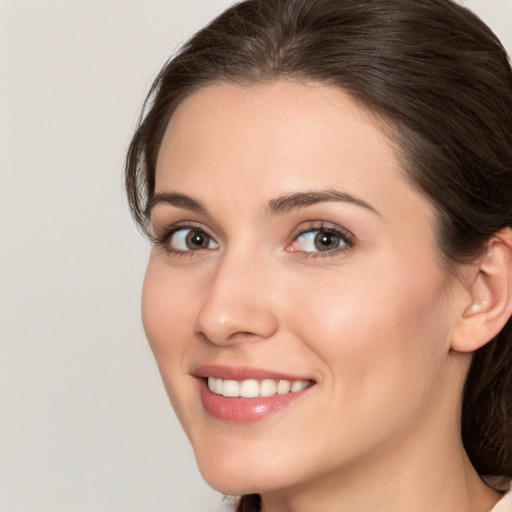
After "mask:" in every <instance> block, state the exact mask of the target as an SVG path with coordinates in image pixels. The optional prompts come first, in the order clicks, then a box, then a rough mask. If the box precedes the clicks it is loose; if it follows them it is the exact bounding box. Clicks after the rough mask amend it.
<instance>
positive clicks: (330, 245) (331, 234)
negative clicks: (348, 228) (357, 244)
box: [295, 229, 350, 252]
mask: <svg viewBox="0 0 512 512" xmlns="http://www.w3.org/2000/svg"><path fill="white" fill-rule="evenodd" d="M347 245H350V243H349V241H348V240H347V239H346V237H344V236H343V235H341V234H339V233H337V232H335V231H331V230H327V229H312V230H310V231H306V232H305V233H302V234H300V235H299V236H298V237H297V240H296V242H295V247H296V249H295V250H298V251H301V252H326V251H335V250H336V249H341V248H343V247H345V246H347Z"/></svg>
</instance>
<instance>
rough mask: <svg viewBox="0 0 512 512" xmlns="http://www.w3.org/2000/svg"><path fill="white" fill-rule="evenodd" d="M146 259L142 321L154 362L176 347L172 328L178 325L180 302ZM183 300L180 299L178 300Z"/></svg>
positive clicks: (167, 283)
mask: <svg viewBox="0 0 512 512" xmlns="http://www.w3.org/2000/svg"><path fill="white" fill-rule="evenodd" d="M155 267H156V265H154V264H152V263H151V262H150V264H149V266H148V270H147V272H146V276H145V278H144V285H143V288H142V323H143V325H144V331H145V333H146V337H147V339H148V342H149V344H150V346H151V349H152V350H153V353H154V355H155V357H156V358H157V363H160V361H159V358H160V357H165V356H166V355H169V354H170V353H172V352H173V351H174V350H176V348H177V347H176V343H175V338H176V331H177V329H179V327H180V323H179V322H177V319H178V318H179V317H180V309H179V308H180V302H179V301H178V300H177V299H176V297H175V292H173V286H172V282H169V279H168V278H167V277H166V276H165V274H164V273H162V272H159V271H158V268H155ZM182 304H183V303H182Z"/></svg>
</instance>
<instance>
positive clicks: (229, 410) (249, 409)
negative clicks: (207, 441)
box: [194, 365, 314, 423]
mask: <svg viewBox="0 0 512 512" xmlns="http://www.w3.org/2000/svg"><path fill="white" fill-rule="evenodd" d="M194 375H195V376H196V377H197V383H198V388H199V395H200V397H201V402H202V404H203V407H204V408H205V410H206V411H207V412H208V413H209V414H211V415H212V416H213V417H215V418H217V419H220V420H224V421H230V422H235V423H251V422H254V421H258V420H261V419H263V418H266V417H267V416H269V415H271V414H273V413H276V412H278V411H281V410H283V409H286V408H287V407H290V406H292V405H294V404H295V403H296V402H297V401H298V400H300V399H301V398H302V397H303V396H304V395H305V394H306V393H307V392H308V391H309V390H310V389H311V388H312V387H314V386H309V387H307V388H305V389H303V390H302V391H298V392H295V393H287V394H286V395H278V394H276V395H274V396H269V397H256V398H227V397H224V396H221V395H217V394H215V393H212V392H211V391H210V390H209V389H208V385H207V382H206V377H215V378H219V379H232V380H240V381H241V380H246V379H257V380H262V379H275V380H280V379H286V380H309V379H305V378H304V377H302V378H300V377H293V376H290V375H284V374H280V373H276V372H273V371H267V370H261V369H255V368H252V369H251V368H233V367H224V366H215V365H211V366H201V367H200V368H198V369H197V370H196V371H195V372H194Z"/></svg>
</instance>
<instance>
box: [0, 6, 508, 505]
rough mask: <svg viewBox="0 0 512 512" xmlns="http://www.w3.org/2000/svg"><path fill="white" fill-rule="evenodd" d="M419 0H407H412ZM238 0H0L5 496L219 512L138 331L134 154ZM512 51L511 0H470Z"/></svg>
mask: <svg viewBox="0 0 512 512" xmlns="http://www.w3.org/2000/svg"><path fill="white" fill-rule="evenodd" d="M411 1H413V0H411ZM230 3H231V1H230V0H167V1H158V0H151V1H147V0H145V1H142V0H140V1H128V0H124V1H123V0H117V1H116V0H110V1H106V0H103V1H102V0H87V1H85V0H84V1H79V0H61V1H58V0H0V261H1V265H0V512H132V511H133V512H135V511H137V512H164V511H165V512H210V511H211V512H217V511H220V510H222V505H221V496H220V495H219V494H217V493H215V492H214V491H212V490H210V489H209V488H208V487H207V486H206V485H205V484H204V483H203V482H202V480H201V478H200V476H199V474H198V472H197V470H196V468H195V464H194V461H193V456H192V452H191V449H190V448H189V446H188V442H187V440H186V438H185V436H184V434H183V433H182V431H181V428H180V426H179V424H178V423H177V421H176V419H175V418H174V415H173V413H172V411H171V409H170V406H169V405H168V402H167V398H166V396H165V393H164V390H163V386H162V385H161V382H160V378H159V376H158V373H157V369H156V365H155V363H154V362H153V358H152V355H151V352H150V350H149V348H148V346H147V344H146V342H145V339H144V333H143V331H142V327H141V322H140V314H139V295H140V287H141V282H142V278H143V273H144V267H145V263H146V260H147V254H148V246H147V244H146V242H145V241H144V240H142V238H141V237H140V236H139V235H138V233H137V231H136V229H135V227H134V226H133V225H132V223H131V220H130V218H129V215H128V210H127V206H126V201H125V200H124V196H123V190H122V178H121V175H122V163H123V156H124V152H125V149H126V146H127V143H128V140H129V137H130V134H131V132H132V130H133V127H134V126H135V121H136V117H137V114H138V111H139V107H140V105H141V103H142V100H143V98H144V96H145V93H146V92H147V90H148V87H149V85H150V83H151V80H152V78H153V77H154V76H155V74H156V72H157V71H158V69H159V67H160V66H161V65H162V64H163V63H164V61H165V60H166V59H167V57H168V55H169V54H170V52H171V50H172V49H173V48H174V47H176V45H177V44H178V43H179V42H182V41H183V40H184V39H185V38H186V37H188V36H189V35H190V34H191V33H192V32H193V31H194V30H196V29H197V28H199V27H200V26H202V25H203V24H204V23H205V22H206V21H207V20H209V19H210V18H211V17H212V16H213V15H214V14H217V13H218V12H220V11H221V10H222V8H223V7H225V6H226V5H228V4H230ZM464 3H465V5H467V6H469V7H471V8H473V9H474V10H476V12H478V13H479V14H480V15H481V16H482V17H483V18H484V20H486V21H487V22H488V23H489V24H490V25H491V27H493V28H494V30H495V31H496V32H497V34H498V35H499V36H500V37H501V38H502V40H503V42H504V43H505V44H506V45H507V47H508V48H509V52H511V51H512V0H467V1H466V2H464Z"/></svg>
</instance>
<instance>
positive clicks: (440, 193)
mask: <svg viewBox="0 0 512 512" xmlns="http://www.w3.org/2000/svg"><path fill="white" fill-rule="evenodd" d="M279 77H286V78H292V79H293V78H296V79H299V80H304V79H305V80H315V81H321V82H324V83H327V84H330V85H334V86H336V87H339V88H341V89H343V90H344V91H346V92H348V93H349V94H350V95H351V96H352V98H353V99H354V100H356V101H358V102H359V103H361V104H362V105H364V106H365V107H366V108H368V109H370V110H371V111H373V112H375V113H376V114H377V115H378V116H379V117H380V118H381V119H383V120H384V121H385V122H386V124H387V125H388V126H391V127H392V128H393V130H392V131H393V133H394V139H395V142H396V143H397V147H398V153H399V156H400V158H401V161H402V164H403V167H404V169H405V172H406V174H407V175H408V176H409V178H410V179H411V181H412V182H413V183H414V184H415V185H416V187H417V188H418V189H419V190H421V191H422V192H423V193H424V194H425V196H426V197H428V198H429V200H430V201H431V202H432V204H433V205H434V207H435V211H436V214H437V225H436V236H437V242H438V246H439V253H440V255H441V257H442V260H443V262H444V264H445V265H446V266H447V268H448V269H450V270H454V269H456V267H457V264H459V263H461V262H468V261H471V259H472V258H474V257H476V255H478V254H480V253H481V251H482V250H483V249H484V248H485V246H486V244H487V243H488V240H489V238H490V237H491V236H492V235H493V234H495V233H496V232H498V231H499V230H501V229H502V228H504V227H506V226H512V71H511V69H510V65H509V62H508V59H507V55H506V52H505V50H504V49H503V47H502V45H501V44H500V42H499V40H498V39H497V37H496V36H495V35H494V34H493V32H492V31H491V30H490V29H489V28H488V27H487V26H486V25H485V24H484V23H483V22H482V21H481V20H480V19H479V18H478V17H477V16H476V15H474V14H473V13H471V12H470V11H469V10H467V9H465V8H463V7H461V6H459V5H457V4H456V3H454V2H452V1H451V0H418V1H411V0H365V1H361V0H247V1H244V2H241V3H238V4H236V5H234V6H233V7H231V8H229V9H228V10H226V11H225V12H224V13H223V14H221V15H220V16H219V17H218V18H216V19H215V20H214V21H212V22H211V23H210V24H209V25H208V26H207V27H205V28H204V29H202V30H201V31H199V32H198V33H197V34H196V35H194V36H193V37H192V39H191V40H190V41H188V42H187V43H186V44H185V45H184V46H183V47H182V48H181V50H180V51H179V52H178V53H177V55H175V56H174V57H173V58H171V60H169V62H168V63H167V64H166V65H165V66H164V68H163V69H162V71H161V72H160V74H159V75H158V77H157V79H156V81H155V82H154V84H153V86H152V88H151V91H150V93H149V95H148V99H147V100H146V104H145V109H144V111H143V114H142V116H141V121H140V123H139V126H138V128H137V131H136V132H135V134H134V136H133V139H132V142H131V145H130V147H129V150H128V154H127V160H126V186H127V191H128V197H129V202H130V207H131V211H132V213H133V216H134V218H135V220H136V221H137V223H138V224H139V226H140V227H141V228H142V230H143V231H145V232H147V233H148V232H149V222H148V215H147V211H146V204H147V201H148V199H150V198H151V196H152V195H153V193H154V187H155V164H156V158H157V155H158V151H159V147H160V143H161V141H162V137H163V134H164V131H165V129H166V127H167V124H168V122H169V119H170V117H171V116H172V114H173V112H174V110H175V108H176V106H177V105H178V104H179V103H180V102H181V101H182V100H183V99H184V98H185V97H186V96H188V95H190V94H191V93H192V92H194V91H195V90H197V89H198V88H200V87H202V86H204V85H205V84H208V83H211V82H214V81H228V82H234V83H241V84H251V83H259V82H262V81H266V80H273V79H276V78H279ZM462 436H463V441H464V445H465V448H466V450H467V452H468V455H469V457H470V459H471V461H472V463H473V465H474V466H475V468H476V470H477V471H478V472H479V473H480V474H482V475H483V474H497V475H506V476H509V477H512V324H511V321H510V320H509V321H508V323H507V325H506V326H505V328H504V329H503V330H502V332H501V333H500V334H499V335H498V336H497V337H496V339H494V340H493V341H492V342H491V343H489V344H487V345H486V346H485V347H483V348H482V349H480V350H478V351H477V352H476V353H475V354H474V356H473V361H472V366H471V369H470V371H469V375H468V377H467V382H466V386H465V390H464V396H463V407H462ZM250 500H253V501H252V503H253V505H254V510H258V507H259V499H258V498H257V497H254V496H253V497H248V498H246V499H245V500H244V501H245V505H244V504H242V505H241V506H240V507H241V508H240V510H250V508H248V507H249V505H248V503H249V501H250ZM251 506H252V505H251Z"/></svg>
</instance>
